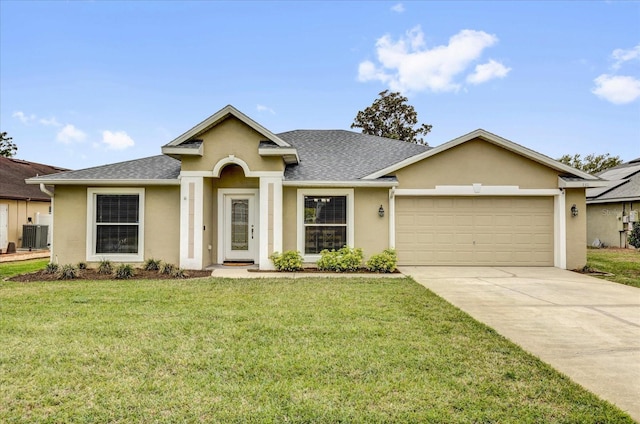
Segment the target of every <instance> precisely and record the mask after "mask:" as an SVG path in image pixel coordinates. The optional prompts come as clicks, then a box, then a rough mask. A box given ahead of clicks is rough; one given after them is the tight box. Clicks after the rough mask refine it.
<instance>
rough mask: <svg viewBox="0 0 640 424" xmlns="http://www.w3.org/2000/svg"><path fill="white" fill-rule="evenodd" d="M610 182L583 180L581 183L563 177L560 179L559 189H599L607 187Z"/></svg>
mask: <svg viewBox="0 0 640 424" xmlns="http://www.w3.org/2000/svg"><path fill="white" fill-rule="evenodd" d="M608 184H609V181H605V180H595V181H594V180H581V181H567V180H564V179H563V178H562V177H558V188H597V187H606V186H607V185H608Z"/></svg>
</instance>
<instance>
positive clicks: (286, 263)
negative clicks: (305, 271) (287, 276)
mask: <svg viewBox="0 0 640 424" xmlns="http://www.w3.org/2000/svg"><path fill="white" fill-rule="evenodd" d="M269 259H271V261H272V262H273V265H274V266H275V267H276V269H277V270H278V271H289V272H292V271H300V270H301V269H302V255H301V254H300V252H298V251H296V250H287V251H286V252H283V253H279V252H273V254H272V255H271V256H269Z"/></svg>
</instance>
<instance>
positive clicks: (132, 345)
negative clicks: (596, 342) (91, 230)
mask: <svg viewBox="0 0 640 424" xmlns="http://www.w3.org/2000/svg"><path fill="white" fill-rule="evenodd" d="M0 320H1V322H0V324H1V325H0V340H2V348H1V349H0V422H9V423H11V422H116V423H118V422H120V423H124V422H225V423H226V422H260V423H262V422H322V423H324V422H350V423H351V422H353V423H376V422H446V423H456V422H459V423H470V422H500V423H526V422H531V423H533V422H536V423H541V422H554V423H557V422H566V423H576V422H589V423H596V422H598V423H605V422H615V423H618V422H632V421H631V419H630V418H629V417H628V416H627V415H625V414H624V413H623V412H621V411H620V410H618V409H616V408H615V407H614V406H612V405H611V404H609V403H607V402H605V401H603V400H600V399H599V398H597V397H596V396H595V395H593V394H591V393H589V392H587V391H585V390H584V389H582V388H581V387H579V386H578V385H576V384H574V383H572V382H571V381H570V380H569V379H568V378H566V377H564V376H562V375H560V374H559V373H558V372H556V371H554V370H553V369H552V368H551V367H549V366H548V365H546V364H544V363H543V362H541V361H540V360H538V359H536V358H535V357H533V356H531V355H529V354H527V353H525V352H524V351H522V350H521V349H520V348H518V347H517V346H515V345H514V344H512V343H510V342H509V341H507V340H506V339H505V338H503V337H501V336H499V335H498V334H497V333H495V332H494V331H493V330H491V329H490V328H488V327H486V326H484V325H482V324H480V323H478V322H477V321H475V320H473V319H471V318H470V317H469V316H468V315H466V314H464V313H463V312H461V311H460V310H458V309H456V308H454V307H452V306H451V305H450V304H448V303H446V302H445V301H443V300H442V299H441V298H439V297H437V296H435V295H434V294H432V293H431V292H429V291H427V290H426V289H424V288H423V287H422V286H420V285H418V284H417V283H415V282H414V281H413V280H411V279H348V278H334V279H323V278H308V279H298V280H291V279H273V280H269V279H267V280H257V279H256V280H220V279H211V278H209V279H198V280H179V281H175V280H172V281H163V280H149V281H141V280H117V281H82V282H79V281H72V282H68V281H65V282H62V281H56V282H47V283H28V284H20V283H12V282H1V283H0Z"/></svg>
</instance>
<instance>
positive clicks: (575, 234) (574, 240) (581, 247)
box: [565, 188, 587, 269]
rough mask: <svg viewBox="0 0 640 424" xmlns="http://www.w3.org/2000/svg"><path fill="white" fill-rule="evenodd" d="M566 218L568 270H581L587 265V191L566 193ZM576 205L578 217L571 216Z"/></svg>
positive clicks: (569, 191)
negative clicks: (572, 208) (572, 207)
mask: <svg viewBox="0 0 640 424" xmlns="http://www.w3.org/2000/svg"><path fill="white" fill-rule="evenodd" d="M565 202H566V210H565V218H566V221H567V269H581V268H582V267H584V266H585V265H586V264H587V214H586V211H587V208H586V199H585V189H583V188H576V189H567V190H566V191H565ZM573 205H576V207H577V208H578V216H572V215H571V206H573Z"/></svg>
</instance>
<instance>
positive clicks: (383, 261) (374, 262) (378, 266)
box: [365, 249, 398, 272]
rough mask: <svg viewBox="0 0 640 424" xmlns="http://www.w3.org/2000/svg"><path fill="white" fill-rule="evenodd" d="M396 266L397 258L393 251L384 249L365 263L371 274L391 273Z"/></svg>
mask: <svg viewBox="0 0 640 424" xmlns="http://www.w3.org/2000/svg"><path fill="white" fill-rule="evenodd" d="M397 264H398V256H397V255H396V251H395V250H393V249H385V250H384V251H383V252H382V253H378V254H377V255H373V256H371V257H370V258H369V260H368V261H367V263H366V265H365V266H366V267H367V269H368V270H369V271H373V272H393V271H395V270H396V265H397Z"/></svg>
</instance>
